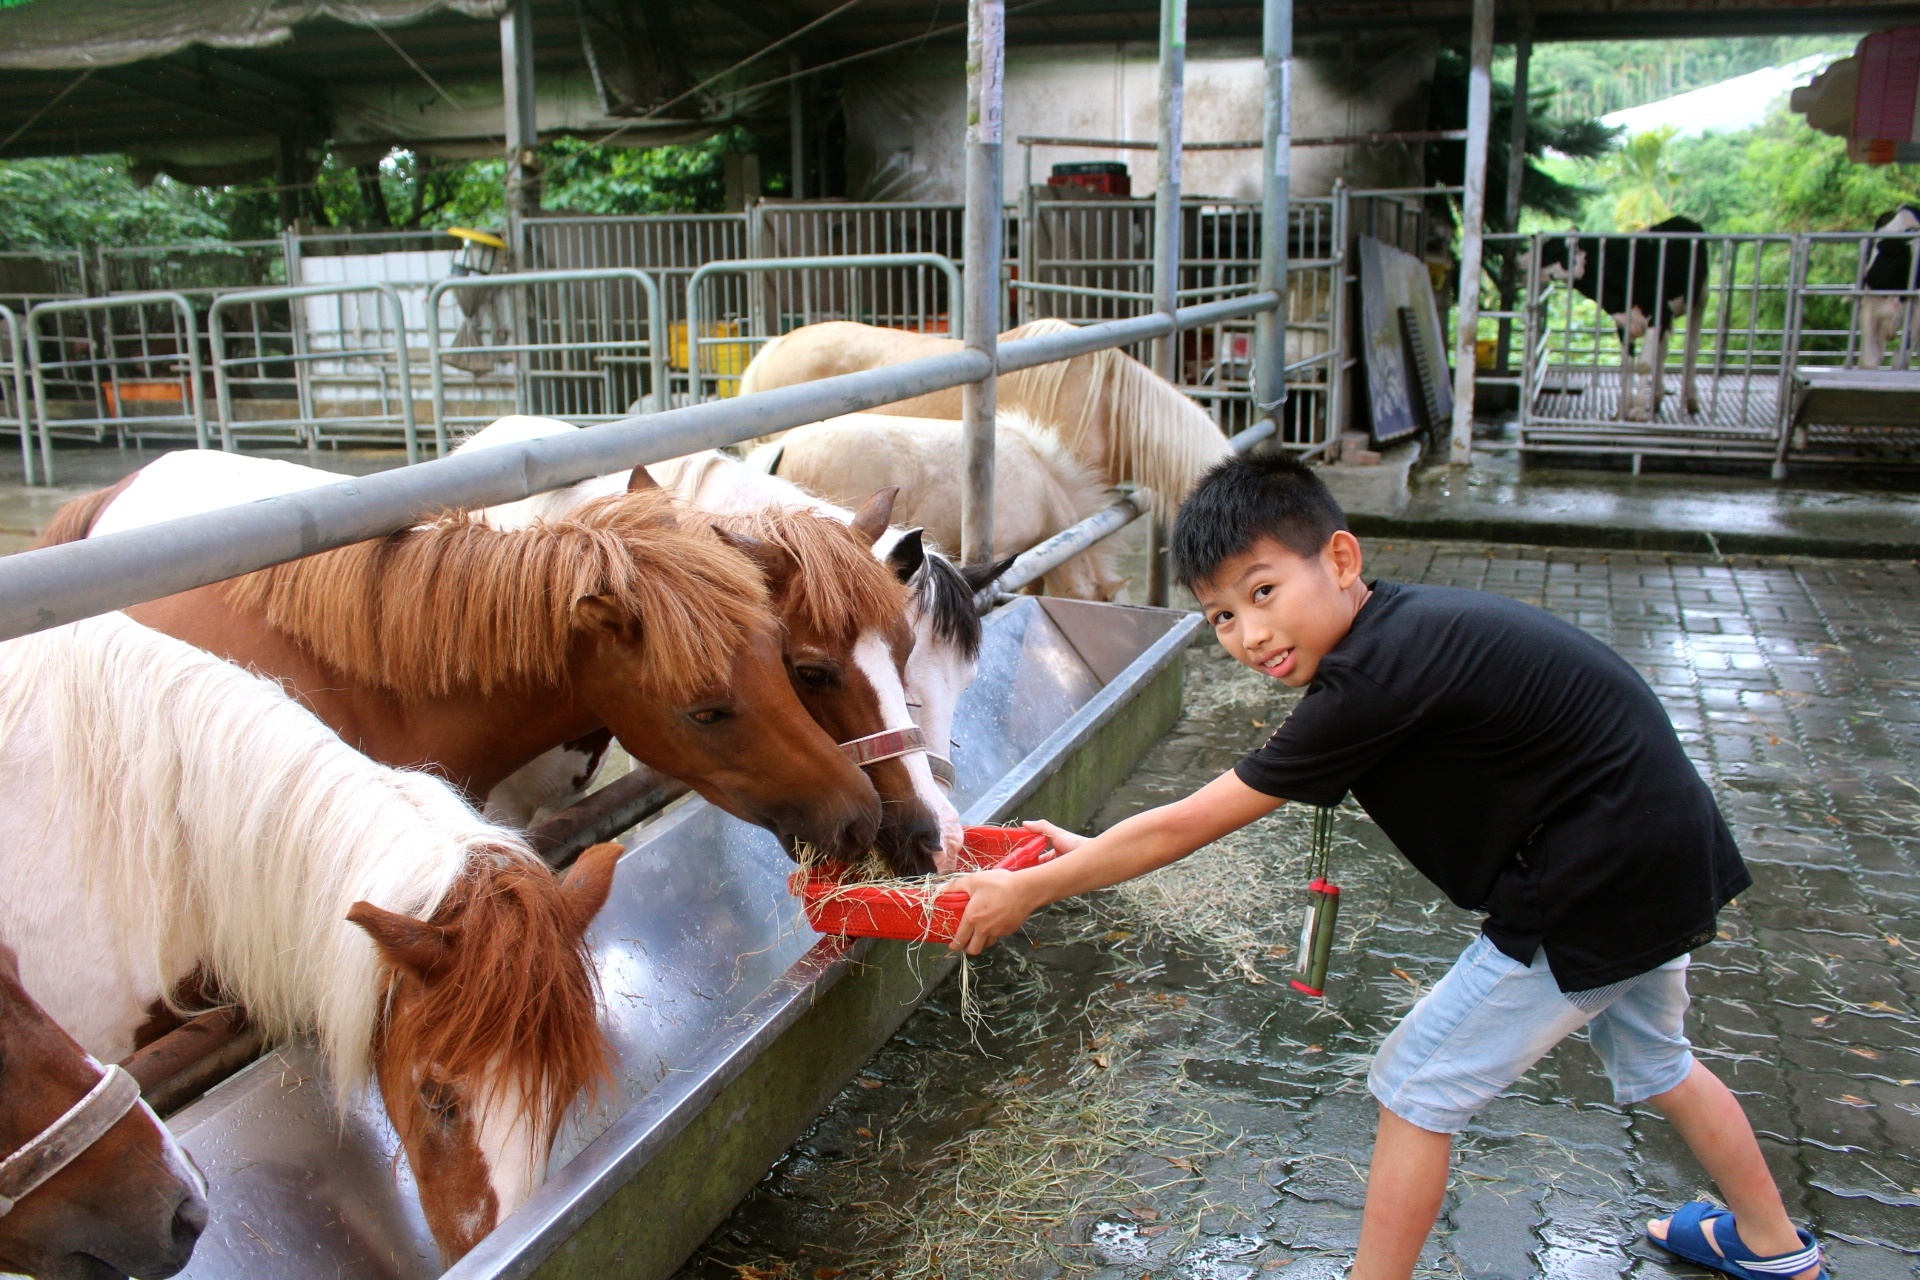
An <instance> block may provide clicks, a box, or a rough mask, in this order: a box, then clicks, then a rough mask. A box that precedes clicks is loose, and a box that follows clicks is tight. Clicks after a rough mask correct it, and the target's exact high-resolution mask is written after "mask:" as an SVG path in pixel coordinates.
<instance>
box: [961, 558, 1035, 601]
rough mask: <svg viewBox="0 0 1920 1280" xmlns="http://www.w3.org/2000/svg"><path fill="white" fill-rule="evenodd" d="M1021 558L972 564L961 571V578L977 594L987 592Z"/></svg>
mask: <svg viewBox="0 0 1920 1280" xmlns="http://www.w3.org/2000/svg"><path fill="white" fill-rule="evenodd" d="M1019 558H1020V557H1019V556H1017V555H1014V556H1008V557H1007V558H1006V559H1005V560H996V561H994V562H993V563H991V564H970V565H965V566H963V567H962V568H961V570H960V576H961V577H962V578H964V579H966V582H967V586H968V588H969V589H971V590H972V591H974V592H975V593H978V592H981V591H985V590H986V589H987V588H988V587H989V586H991V585H993V584H994V583H995V582H998V581H999V580H1000V575H1001V574H1003V573H1005V572H1006V571H1007V570H1009V569H1011V568H1013V562H1014V561H1015V560H1018V559H1019Z"/></svg>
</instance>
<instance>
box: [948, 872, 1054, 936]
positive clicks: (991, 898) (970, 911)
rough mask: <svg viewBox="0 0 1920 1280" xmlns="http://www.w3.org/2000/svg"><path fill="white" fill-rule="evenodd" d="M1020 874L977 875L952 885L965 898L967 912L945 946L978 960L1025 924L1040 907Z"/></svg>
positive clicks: (978, 873) (965, 877)
mask: <svg viewBox="0 0 1920 1280" xmlns="http://www.w3.org/2000/svg"><path fill="white" fill-rule="evenodd" d="M1025 875H1026V873H1025V872H1022V871H976V872H974V873H973V874H972V875H970V876H962V877H961V878H960V879H958V880H956V881H954V884H953V887H954V888H955V889H958V890H959V891H960V892H962V893H965V894H967V895H968V902H967V909H966V912H965V914H963V915H962V916H961V917H960V925H959V927H958V928H956V929H955V930H954V931H953V941H952V942H950V943H948V944H947V945H948V946H949V947H951V948H953V949H954V950H955V951H964V952H965V953H966V954H968V955H970V956H977V955H979V954H980V953H981V952H982V951H985V950H986V949H987V948H988V947H990V946H992V945H993V944H994V943H996V942H998V941H1000V939H1002V938H1004V937H1006V936H1007V935H1008V934H1010V933H1013V932H1014V931H1015V930H1017V929H1019V928H1020V926H1021V925H1023V924H1025V923H1026V922H1027V917H1028V916H1030V915H1032V914H1033V912H1034V909H1035V908H1036V907H1037V906H1039V905H1040V904H1039V903H1038V902H1036V901H1034V899H1033V896H1032V895H1031V894H1030V893H1028V892H1027V891H1026V886H1024V885H1022V884H1021V883H1020V881H1021V880H1022V879H1024V878H1025Z"/></svg>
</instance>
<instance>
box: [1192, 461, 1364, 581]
mask: <svg viewBox="0 0 1920 1280" xmlns="http://www.w3.org/2000/svg"><path fill="white" fill-rule="evenodd" d="M1346 527H1347V516H1346V513H1345V512H1343V511H1342V510H1340V504H1339V503H1338V502H1335V501H1334V500H1333V494H1331V493H1329V492H1328V491H1327V486H1326V484H1325V483H1324V482H1322V481H1321V479H1320V477H1319V476H1316V475H1315V474H1313V470H1312V468H1310V467H1308V466H1306V465H1304V464H1303V463H1300V462H1296V461H1295V460H1294V459H1292V458H1290V457H1288V456H1286V455H1285V454H1278V453H1269V454H1258V455H1256V454H1239V455H1236V456H1234V457H1231V458H1228V459H1227V460H1226V461H1224V462H1222V463H1220V464H1219V465H1217V466H1215V467H1214V468H1213V470H1211V471H1209V472H1207V474H1206V475H1204V476H1202V477H1200V483H1199V484H1197V485H1195V486H1194V490H1193V493H1192V494H1191V495H1189V496H1188V498H1187V501H1186V503H1185V505H1183V506H1182V507H1181V508H1180V514H1179V515H1178V516H1177V517H1175V518H1174V522H1173V537H1172V540H1171V541H1172V544H1173V546H1172V551H1173V576H1174V578H1175V579H1176V580H1177V581H1178V582H1179V583H1180V585H1181V586H1183V587H1186V588H1188V589H1191V588H1192V587H1193V584H1194V583H1196V582H1205V581H1206V580H1207V579H1209V578H1211V577H1212V576H1213V575H1214V574H1215V573H1216V572H1218V571H1219V568H1220V566H1221V565H1223V564H1225V563H1226V562H1227V561H1228V560H1231V559H1232V558H1233V557H1234V556H1237V555H1240V554H1242V553H1243V552H1245V551H1246V550H1247V549H1248V548H1250V547H1252V546H1253V544H1254V543H1255V542H1257V541H1258V540H1260V539H1261V538H1272V539H1273V540H1274V541H1275V542H1278V543H1279V544H1280V545H1281V546H1283V547H1285V548H1287V549H1288V550H1289V551H1292V552H1294V553H1295V554H1297V555H1301V556H1306V557H1308V558H1311V557H1313V556H1317V555H1319V554H1320V552H1321V551H1322V550H1323V549H1324V548H1325V547H1326V545H1327V540H1328V539H1329V538H1331V537H1333V535H1334V534H1336V533H1338V532H1339V531H1340V530H1342V529H1344V528H1346Z"/></svg>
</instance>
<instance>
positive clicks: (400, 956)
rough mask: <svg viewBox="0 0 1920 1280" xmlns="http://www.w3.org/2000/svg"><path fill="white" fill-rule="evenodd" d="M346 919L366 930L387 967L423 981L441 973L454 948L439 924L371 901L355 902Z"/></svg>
mask: <svg viewBox="0 0 1920 1280" xmlns="http://www.w3.org/2000/svg"><path fill="white" fill-rule="evenodd" d="M347 919H348V920H350V921H352V922H353V923H354V924H357V925H359V926H360V927H361V928H362V929H365V930H366V931H367V934H368V936H369V937H371V938H372V939H373V945H374V946H376V947H378V948H379V949H380V955H381V958H382V959H384V960H385V961H386V962H387V963H388V964H390V965H392V966H393V967H394V968H396V969H404V970H406V971H407V972H408V973H411V974H412V975H413V976H414V977H416V978H420V979H422V980H425V979H428V978H431V977H433V976H434V975H435V974H436V973H438V972H439V971H440V970H441V968H442V967H444V966H445V965H446V963H447V959H448V956H449V954H450V953H451V951H452V949H453V948H452V946H451V944H450V943H449V942H448V941H447V931H446V930H445V929H442V928H441V927H440V926H439V925H437V924H430V923H428V922H427V921H425V920H415V919H414V918H413V917H412V916H403V915H400V914H399V913H398V912H393V911H388V910H386V909H384V908H382V907H376V906H374V905H373V904H372V903H371V902H356V903H354V904H353V906H352V907H351V908H349V909H348V911H347Z"/></svg>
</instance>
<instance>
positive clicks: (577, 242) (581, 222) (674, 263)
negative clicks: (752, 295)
mask: <svg viewBox="0 0 1920 1280" xmlns="http://www.w3.org/2000/svg"><path fill="white" fill-rule="evenodd" d="M521 234H522V236H523V237H524V240H523V249H522V259H521V260H522V262H523V263H524V264H525V265H526V266H527V267H528V268H529V269H531V270H536V271H575V270H595V269H602V268H610V267H631V268H637V269H638V270H641V271H644V272H646V273H647V274H648V275H649V276H651V277H652V278H653V279H654V281H655V282H656V283H658V284H659V286H660V307H661V317H660V323H661V324H662V326H663V327H664V330H665V331H666V332H669V333H670V334H673V335H677V336H676V337H674V338H673V347H674V349H675V350H680V349H682V348H684V347H685V345H686V321H687V280H688V278H689V277H691V276H692V275H693V273H694V271H695V270H697V269H698V268H700V267H703V266H705V265H706V264H707V263H709V262H731V261H734V260H736V259H739V258H745V257H749V256H751V255H750V254H749V253H748V242H749V239H750V235H749V227H748V215H746V214H744V213H689V214H681V213H669V214H646V215H638V216H611V217H587V216H577V217H559V218H547V217H543V218H529V219H527V220H526V221H525V222H523V223H522V224H521ZM742 297H743V298H744V295H742ZM674 367H675V368H677V369H682V370H684V369H685V368H686V360H685V359H684V357H681V358H677V359H676V360H675V361H674Z"/></svg>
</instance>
